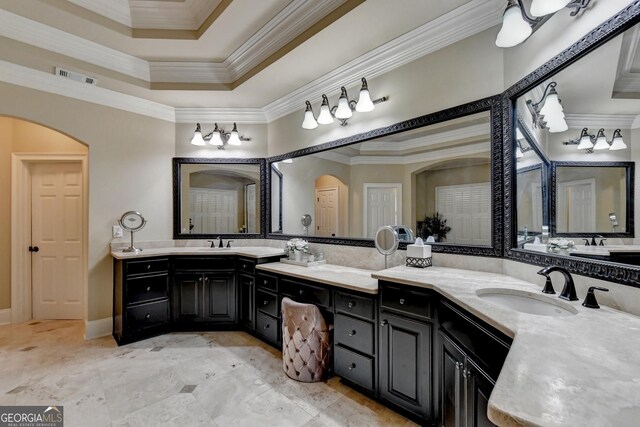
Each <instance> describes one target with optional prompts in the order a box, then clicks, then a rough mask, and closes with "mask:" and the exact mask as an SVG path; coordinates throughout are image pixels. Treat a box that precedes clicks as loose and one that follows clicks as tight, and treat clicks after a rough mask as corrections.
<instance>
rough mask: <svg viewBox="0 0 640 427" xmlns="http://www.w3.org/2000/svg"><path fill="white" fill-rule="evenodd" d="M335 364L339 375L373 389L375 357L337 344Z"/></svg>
mask: <svg viewBox="0 0 640 427" xmlns="http://www.w3.org/2000/svg"><path fill="white" fill-rule="evenodd" d="M333 364H334V368H335V371H336V374H337V375H339V376H341V377H342V378H345V379H347V380H349V381H351V382H353V383H355V384H358V385H359V386H361V387H364V388H365V389H367V390H373V366H374V364H373V358H371V357H366V356H361V355H359V354H357V353H354V352H353V351H350V350H347V349H346V348H344V347H342V346H340V345H336V346H335V355H334V359H333Z"/></svg>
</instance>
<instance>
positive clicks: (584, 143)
mask: <svg viewBox="0 0 640 427" xmlns="http://www.w3.org/2000/svg"><path fill="white" fill-rule="evenodd" d="M591 148H593V142H591V136H590V135H584V136H581V137H580V143H579V144H578V150H589V149H591Z"/></svg>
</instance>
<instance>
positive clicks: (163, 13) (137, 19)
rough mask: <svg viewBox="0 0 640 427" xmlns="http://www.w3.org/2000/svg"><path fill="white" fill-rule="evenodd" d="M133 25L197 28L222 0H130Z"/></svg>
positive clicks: (136, 26)
mask: <svg viewBox="0 0 640 427" xmlns="http://www.w3.org/2000/svg"><path fill="white" fill-rule="evenodd" d="M129 4H130V10H131V23H132V25H131V27H132V28H136V29H138V28H139V29H161V30H192V31H195V30H197V29H198V28H199V27H200V26H201V25H202V24H203V23H204V21H205V20H206V19H207V17H208V16H209V15H210V14H211V13H212V12H213V11H214V9H215V8H216V7H218V4H220V1H219V0H218V1H217V3H216V2H211V1H210V0H185V1H181V2H167V1H163V2H158V1H140V0H131V1H129Z"/></svg>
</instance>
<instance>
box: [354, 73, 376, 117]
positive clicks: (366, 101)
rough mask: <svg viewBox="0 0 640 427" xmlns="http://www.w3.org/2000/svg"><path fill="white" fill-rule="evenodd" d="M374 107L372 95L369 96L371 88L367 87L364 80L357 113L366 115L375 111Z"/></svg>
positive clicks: (363, 79)
mask: <svg viewBox="0 0 640 427" xmlns="http://www.w3.org/2000/svg"><path fill="white" fill-rule="evenodd" d="M373 108H374V105H373V101H371V94H369V86H368V85H367V80H366V79H365V78H364V77H363V78H362V88H361V89H360V94H359V95H358V103H357V104H356V111H357V112H359V113H366V112H368V111H373Z"/></svg>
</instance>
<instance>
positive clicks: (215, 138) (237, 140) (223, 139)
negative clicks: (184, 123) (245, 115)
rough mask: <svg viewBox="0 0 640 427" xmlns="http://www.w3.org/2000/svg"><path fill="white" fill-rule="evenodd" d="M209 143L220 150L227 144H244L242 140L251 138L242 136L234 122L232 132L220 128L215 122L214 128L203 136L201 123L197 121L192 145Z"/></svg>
mask: <svg viewBox="0 0 640 427" xmlns="http://www.w3.org/2000/svg"><path fill="white" fill-rule="evenodd" d="M207 141H208V142H209V144H211V145H214V146H217V147H218V149H219V150H224V146H225V145H242V141H251V138H247V137H244V136H240V134H239V133H238V126H237V125H236V124H235V123H234V124H233V129H232V130H231V132H225V130H224V129H222V128H219V127H218V124H217V123H215V125H214V127H213V130H212V131H211V132H209V133H208V134H206V135H205V136H202V129H201V128H200V123H196V130H195V132H194V133H193V138H191V144H192V145H200V146H202V145H206V143H207Z"/></svg>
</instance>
